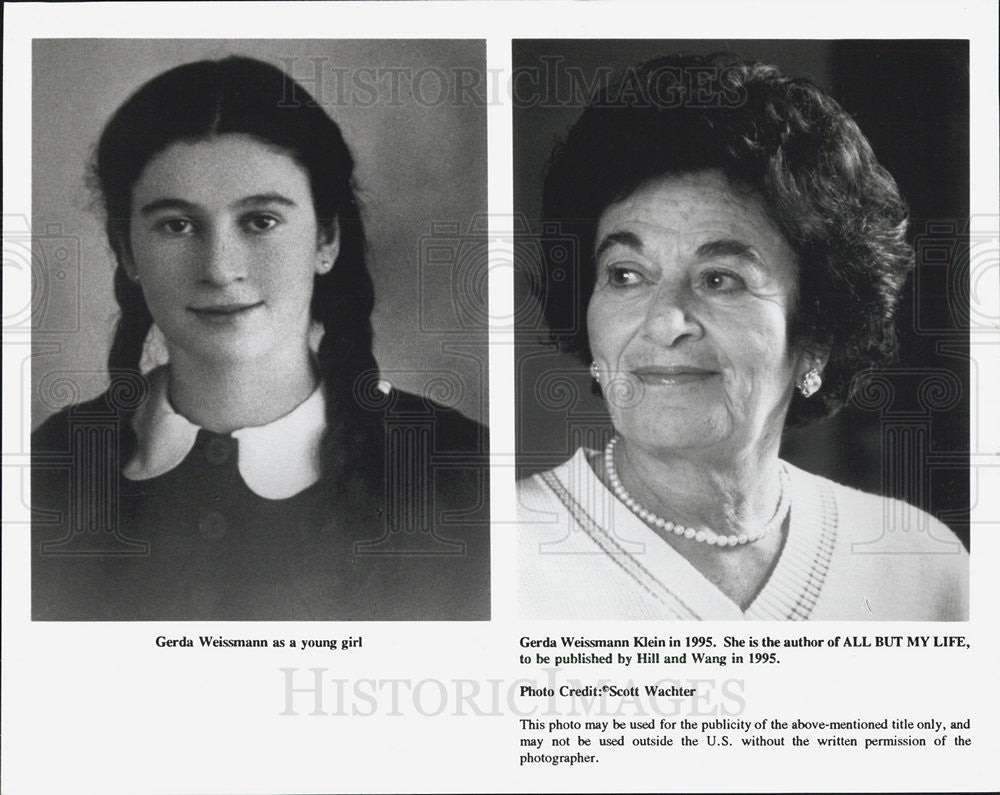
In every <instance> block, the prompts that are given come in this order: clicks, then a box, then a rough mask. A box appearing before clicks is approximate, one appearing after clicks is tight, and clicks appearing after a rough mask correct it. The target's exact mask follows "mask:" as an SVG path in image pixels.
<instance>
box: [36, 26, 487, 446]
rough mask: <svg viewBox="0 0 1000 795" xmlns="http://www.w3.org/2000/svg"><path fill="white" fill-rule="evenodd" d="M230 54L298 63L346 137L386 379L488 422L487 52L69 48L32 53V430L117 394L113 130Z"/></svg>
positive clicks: (40, 44)
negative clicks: (130, 105) (176, 69)
mask: <svg viewBox="0 0 1000 795" xmlns="http://www.w3.org/2000/svg"><path fill="white" fill-rule="evenodd" d="M230 54H241V55H249V56H252V57H256V58H259V59H261V60H265V61H269V62H271V63H274V64H275V65H276V66H279V67H281V68H284V69H285V70H286V71H289V63H291V64H292V68H291V70H290V71H291V72H292V74H293V76H294V77H296V78H297V79H301V81H302V82H303V84H304V85H305V86H306V88H307V89H309V90H310V93H313V94H314V96H316V99H317V100H318V101H319V102H320V104H322V105H324V107H325V108H326V110H327V112H328V113H329V114H330V115H331V116H332V118H333V119H334V121H336V122H337V123H338V124H339V125H340V127H341V129H342V130H343V132H344V137H345V138H346V140H347V143H348V145H349V146H350V147H351V150H352V152H353V153H354V156H355V159H356V161H357V170H356V181H357V185H358V188H359V197H360V199H361V202H362V208H363V217H364V221H365V224H366V234H367V237H368V243H369V267H370V269H371V271H372V275H373V277H374V281H375V293H376V308H375V313H374V316H373V325H374V328H375V355H376V357H377V359H378V361H379V364H380V366H381V368H382V370H383V373H384V374H385V376H386V377H387V378H389V379H390V380H391V381H392V382H393V383H394V384H395V385H396V386H398V387H400V388H402V389H406V390H408V391H412V392H416V393H418V394H426V395H428V396H430V397H432V398H434V399H436V400H438V401H439V402H442V403H445V404H447V405H450V406H454V407H457V408H458V409H460V410H461V411H463V412H464V413H465V414H467V415H469V416H471V417H473V418H475V419H477V420H480V421H485V420H486V419H487V418H488V412H487V404H486V387H487V381H488V361H487V347H486V343H487V328H486V323H487V315H486V301H487V285H486V270H487V264H488V263H487V257H486V242H485V241H486V237H485V231H484V228H483V226H478V227H476V228H475V229H473V226H474V224H475V221H476V218H477V217H485V213H486V180H487V160H486V109H485V96H486V89H485V83H486V80H485V56H486V52H485V43H484V42H482V41H462V40H449V41H439V40H423V41H410V40H394V41H356V40H355V41H323V40H311V41H274V40H271V41H255V40H238V41H214V40H115V39H87V40H71V39H70V40H36V41H35V42H34V49H33V70H32V101H33V105H32V137H33V151H32V180H33V182H32V227H31V236H32V244H33V245H32V251H31V258H32V267H31V271H32V296H31V297H32V307H31V309H32V331H33V343H32V344H33V364H32V373H31V379H32V393H31V395H32V427H36V426H37V425H38V424H39V423H41V422H42V421H43V420H44V419H45V418H46V417H47V416H48V415H49V414H51V413H53V412H54V411H56V410H58V409H59V408H62V407H63V406H65V405H68V404H70V403H73V402H76V401H79V400H82V399H85V398H89V397H92V396H94V395H97V394H98V393H100V392H101V391H102V390H103V389H104V388H105V387H106V385H107V377H106V372H105V358H106V356H107V352H108V347H109V343H110V340H111V334H112V331H113V324H114V321H115V319H116V316H117V314H116V313H117V307H116V305H115V303H114V297H113V292H112V275H113V273H114V267H115V263H114V259H113V257H112V256H111V252H110V250H109V248H108V246H107V243H106V241H105V238H104V233H103V221H102V218H101V215H100V211H99V206H98V205H97V203H96V201H95V199H94V197H93V195H92V193H91V192H90V190H89V188H88V186H87V168H88V164H89V161H90V157H91V152H92V149H93V147H94V145H95V144H96V142H97V138H98V136H99V135H100V131H101V129H102V127H103V125H104V123H105V122H106V121H107V119H108V117H109V116H110V115H111V113H112V112H113V111H114V110H115V109H116V108H117V107H118V106H119V105H120V104H121V103H122V102H123V101H124V100H125V99H127V97H128V96H129V95H131V93H132V92H133V91H134V90H135V89H136V88H138V87H139V86H140V85H141V84H142V83H144V82H145V81H146V80H148V79H150V78H152V77H153V76H155V75H157V74H159V73H161V72H163V71H165V70H167V69H169V68H171V67H173V66H176V65H178V64H181V63H184V62H188V61H194V60H199V59H203V58H221V57H225V56H226V55H230ZM288 59H292V60H291V61H289V60H288ZM376 70H379V71H376ZM480 99H482V100H483V101H480ZM470 230H471V231H470ZM477 230H478V231H477ZM153 355H154V356H155V346H154V351H153Z"/></svg>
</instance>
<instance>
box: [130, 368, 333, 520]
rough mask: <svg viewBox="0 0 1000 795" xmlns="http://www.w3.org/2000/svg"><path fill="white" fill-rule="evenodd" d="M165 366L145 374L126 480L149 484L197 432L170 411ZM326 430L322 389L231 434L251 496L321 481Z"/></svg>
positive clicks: (286, 493)
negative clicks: (261, 422)
mask: <svg viewBox="0 0 1000 795" xmlns="http://www.w3.org/2000/svg"><path fill="white" fill-rule="evenodd" d="M167 375H168V373H167V367H166V366H163V367H157V368H156V369H155V370H153V371H152V372H150V373H149V374H148V375H147V379H148V380H149V385H150V394H149V398H148V399H147V400H146V402H145V403H143V404H142V406H140V407H139V409H138V410H137V411H136V412H135V414H134V415H133V416H132V428H133V430H134V431H135V434H136V442H137V445H136V453H135V455H134V456H133V457H132V459H131V460H130V461H129V462H128V464H127V465H126V466H125V469H124V470H123V474H124V475H125V477H126V478H128V479H129V480H149V479H150V478H155V477H158V476H160V475H163V474H165V473H167V472H169V471H170V470H172V469H173V468H174V467H176V466H177V465H178V464H180V463H181V461H183V460H184V459H185V458H186V457H187V455H188V453H190V452H191V448H192V447H194V443H195V440H196V439H197V437H198V431H199V430H200V428H199V427H198V426H197V425H195V424H194V423H193V422H191V421H190V420H188V419H186V418H185V417H182V416H181V415H180V414H178V413H177V412H175V411H174V409H173V407H172V406H171V405H170V399H169V396H168V394H167ZM325 427H326V400H325V398H324V396H323V389H322V385H321V386H318V387H317V388H316V389H315V390H314V391H313V393H312V394H311V395H310V396H309V397H308V398H306V399H305V400H304V401H303V402H302V403H300V404H299V405H298V406H296V407H295V408H294V409H292V410H291V411H290V412H289V413H288V414H286V415H284V416H283V417H279V418H278V419H276V420H274V422H270V423H268V424H267V425H259V426H256V427H252V428H241V429H240V430H238V431H233V433H232V436H233V438H234V439H237V440H239V454H238V457H237V467H238V469H239V473H240V476H241V477H242V478H243V482H244V483H246V485H247V486H248V487H249V488H250V490H251V491H253V492H254V493H255V494H257V495H259V496H261V497H264V498H266V499H270V500H280V499H286V498H288V497H291V496H293V495H295V494H298V493H299V492H300V491H302V490H303V489H305V488H307V487H309V486H311V485H312V484H313V483H315V482H316V481H317V480H319V477H320V459H319V450H320V441H321V440H322V438H323V430H324V429H325Z"/></svg>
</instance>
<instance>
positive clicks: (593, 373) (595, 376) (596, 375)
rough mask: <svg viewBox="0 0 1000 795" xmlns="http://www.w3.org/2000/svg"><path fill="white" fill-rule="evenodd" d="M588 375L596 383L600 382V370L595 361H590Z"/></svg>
mask: <svg viewBox="0 0 1000 795" xmlns="http://www.w3.org/2000/svg"><path fill="white" fill-rule="evenodd" d="M590 377H591V378H593V379H594V380H595V381H596V382H597V383H601V371H600V370H598V369H597V362H591V363H590Z"/></svg>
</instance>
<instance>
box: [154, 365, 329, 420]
mask: <svg viewBox="0 0 1000 795" xmlns="http://www.w3.org/2000/svg"><path fill="white" fill-rule="evenodd" d="M169 366H170V376H169V394H170V403H171V405H172V406H173V408H174V411H176V412H177V413H178V414H180V415H181V416H183V417H186V418H187V419H188V420H190V421H191V422H193V423H194V424H195V425H198V426H200V427H202V428H205V429H206V430H209V431H214V432H216V433H230V432H232V431H235V430H238V429H240V428H249V427H254V426H259V425H267V424H268V423H269V422H273V421H274V420H276V419H278V418H279V417H283V416H285V415H286V414H288V413H289V412H290V411H292V409H294V408H295V407H296V406H298V405H299V404H300V403H302V402H303V401H304V400H305V399H306V398H308V397H309V395H311V394H312V392H313V390H314V389H315V388H316V383H317V381H318V377H317V373H316V368H315V365H314V363H313V360H312V355H311V353H310V352H309V350H308V349H306V350H304V351H302V355H301V356H296V357H294V358H289V357H284V358H283V359H282V360H281V361H278V362H271V363H261V362H259V361H252V362H221V363H220V362H212V363H205V362H200V361H194V360H191V359H190V358H188V357H185V356H184V355H183V354H182V353H181V354H175V353H174V352H171V358H170V365H169Z"/></svg>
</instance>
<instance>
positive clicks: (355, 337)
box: [312, 196, 384, 499]
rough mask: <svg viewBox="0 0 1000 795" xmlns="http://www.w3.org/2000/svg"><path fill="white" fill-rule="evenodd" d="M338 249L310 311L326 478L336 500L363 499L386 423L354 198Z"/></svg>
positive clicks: (378, 466)
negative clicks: (315, 326)
mask: <svg viewBox="0 0 1000 795" xmlns="http://www.w3.org/2000/svg"><path fill="white" fill-rule="evenodd" d="M338 226H339V234H340V253H339V256H338V258H337V262H336V263H335V264H334V266H333V270H332V271H331V272H330V273H328V274H326V275H324V276H319V277H317V278H316V280H315V285H314V287H313V298H312V316H313V318H314V319H315V320H317V321H319V322H320V323H321V324H322V325H323V337H322V339H321V340H320V344H319V351H318V357H319V368H320V377H321V378H322V380H323V388H324V390H325V397H326V432H325V433H324V436H323V443H322V450H321V461H322V467H323V477H324V479H326V480H327V481H328V483H329V484H330V485H331V487H332V488H331V496H333V497H334V498H335V499H345V498H347V499H353V498H362V497H363V495H364V494H365V493H366V491H367V489H366V487H369V486H371V485H373V484H376V483H379V482H380V479H381V475H382V472H383V470H384V441H383V440H384V428H383V422H382V414H383V412H382V411H381V404H382V402H383V397H382V395H381V393H380V392H379V391H378V388H377V382H378V363H377V362H376V361H375V356H374V354H373V353H372V326H371V311H372V308H373V306H374V303H375V291H374V286H373V285H372V280H371V277H370V275H369V274H368V271H367V268H366V267H365V258H364V247H365V240H364V231H363V228H362V224H361V220H360V214H359V212H358V207H357V204H356V203H355V201H354V198H353V196H351V197H350V199H349V201H348V203H347V206H345V207H343V208H341V210H340V213H339V216H338Z"/></svg>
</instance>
